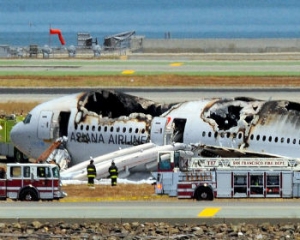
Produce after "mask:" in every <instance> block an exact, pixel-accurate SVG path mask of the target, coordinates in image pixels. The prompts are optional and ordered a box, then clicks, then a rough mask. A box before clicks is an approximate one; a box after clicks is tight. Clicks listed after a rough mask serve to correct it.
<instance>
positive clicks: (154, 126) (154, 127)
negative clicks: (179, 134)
mask: <svg viewBox="0 0 300 240" xmlns="http://www.w3.org/2000/svg"><path fill="white" fill-rule="evenodd" d="M167 121H168V119H167V118H163V117H155V118H153V120H152V123H151V135H150V137H151V142H153V143H155V144H157V145H164V144H170V143H171V138H172V131H171V129H172V128H170V130H169V129H168V128H167V123H168V122H167ZM168 130H169V131H168Z"/></svg>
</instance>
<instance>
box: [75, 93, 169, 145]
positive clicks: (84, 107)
mask: <svg viewBox="0 0 300 240" xmlns="http://www.w3.org/2000/svg"><path fill="white" fill-rule="evenodd" d="M170 107H171V105H163V104H158V103H155V102H153V101H150V100H147V99H142V98H139V97H136V96H131V95H127V94H123V93H119V92H114V91H109V90H102V91H95V92H88V93H84V94H82V95H81V96H80V97H79V99H78V104H77V113H76V116H75V118H74V129H75V131H74V132H72V133H71V137H70V141H71V142H72V141H73V142H85V143H103V144H108V145H112V144H116V145H120V146H122V145H139V144H143V143H146V142H149V141H150V126H151V121H152V118H153V117H155V116H159V115H161V114H162V113H163V112H164V111H165V110H167V109H169V108H170Z"/></svg>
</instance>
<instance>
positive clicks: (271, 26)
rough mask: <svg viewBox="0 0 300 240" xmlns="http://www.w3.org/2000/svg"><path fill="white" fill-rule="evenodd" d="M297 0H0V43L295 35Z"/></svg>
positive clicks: (299, 27) (299, 18) (299, 29)
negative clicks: (124, 36)
mask: <svg viewBox="0 0 300 240" xmlns="http://www.w3.org/2000/svg"><path fill="white" fill-rule="evenodd" d="M299 13H300V1H299V0H290V1H289V0H287V1H282V0H251V1H249V0H226V1H225V0H224V1H223V0H218V1H217V0H151V1H149V0H148V1H145V0H93V1H83V0H71V1H67V0H42V1H37V0H26V1H24V0H0V45H12V46H26V45H29V44H38V45H40V46H44V45H51V46H59V45H60V41H59V38H58V36H57V35H49V29H50V28H54V29H59V30H61V32H62V36H63V38H64V39H65V42H66V46H69V45H77V33H78V32H85V33H90V34H91V35H92V37H93V38H97V39H98V42H99V43H100V44H102V43H103V39H104V37H106V36H109V35H112V34H116V33H120V32H125V31H135V32H136V35H139V36H144V37H146V38H164V37H165V36H166V33H170V36H171V38H299V37H300V14H299Z"/></svg>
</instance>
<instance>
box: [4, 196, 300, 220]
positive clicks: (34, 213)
mask: <svg viewBox="0 0 300 240" xmlns="http://www.w3.org/2000/svg"><path fill="white" fill-rule="evenodd" d="M0 207H1V214H0V219H2V220H5V221H12V222H13V221H16V220H18V221H22V220H25V219H37V220H40V221H57V220H67V221H68V222H72V221H77V220H78V219H85V220H89V221H93V220H99V221H105V222H120V223H122V222H124V221H126V222H132V221H139V222H143V221H147V222H157V221H164V222H172V223H178V222H184V223H188V222H199V221H201V222H211V223H234V222H236V223H239V222H248V223H259V222H266V221H268V222H271V223H283V222H298V220H299V218H300V211H299V210H300V207H299V201H298V200H289V199H287V200H284V199H283V200H280V201H279V202H278V201H276V200H273V201H272V200H259V199H256V200H255V201H253V200H249V201H242V202H239V201H237V200H225V201H218V200H216V201H213V202H197V201H193V200H191V201H183V202H181V201H180V200H179V201H178V202H89V203H60V202H38V203H36V202H29V203H27V202H3V203H0Z"/></svg>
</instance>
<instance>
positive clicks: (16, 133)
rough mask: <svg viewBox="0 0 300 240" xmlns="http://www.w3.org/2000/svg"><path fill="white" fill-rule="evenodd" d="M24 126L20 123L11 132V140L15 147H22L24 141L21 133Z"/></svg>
mask: <svg viewBox="0 0 300 240" xmlns="http://www.w3.org/2000/svg"><path fill="white" fill-rule="evenodd" d="M22 125H23V122H19V123H17V124H16V125H15V126H14V127H13V128H12V130H11V131H10V140H11V142H12V143H13V145H15V146H16V147H18V148H19V146H20V145H21V143H22V139H23V137H22V131H21V130H22Z"/></svg>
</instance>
